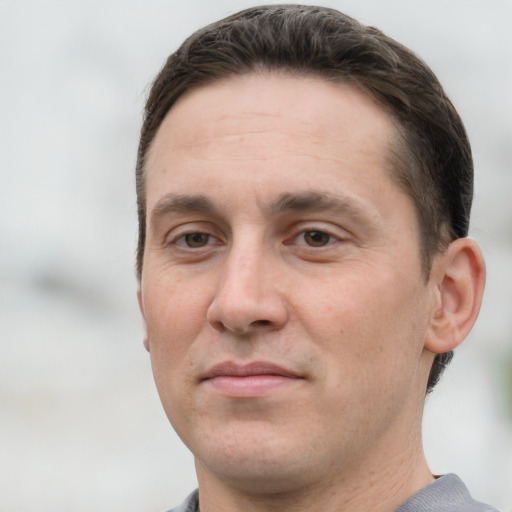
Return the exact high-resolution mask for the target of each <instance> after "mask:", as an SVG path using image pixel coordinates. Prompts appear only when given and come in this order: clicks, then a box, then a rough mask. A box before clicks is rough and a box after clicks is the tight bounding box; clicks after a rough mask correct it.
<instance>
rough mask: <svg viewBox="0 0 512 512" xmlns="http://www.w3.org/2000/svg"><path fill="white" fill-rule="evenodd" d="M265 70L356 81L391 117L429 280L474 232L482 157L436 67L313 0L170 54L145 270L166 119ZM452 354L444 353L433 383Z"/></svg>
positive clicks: (150, 103)
mask: <svg viewBox="0 0 512 512" xmlns="http://www.w3.org/2000/svg"><path fill="white" fill-rule="evenodd" d="M261 70H265V71H280V72H283V71H284V72H288V73H291V74H293V75H299V76H308V75H309V76H311V75H313V76H317V77H321V78H324V79H326V80H329V81H331V82H348V83H351V84H353V85H355V86H356V87H359V88H360V89H362V90H363V91H365V92H366V93H367V94H369V95H370V96H372V97H373V98H374V99H375V100H376V101H377V102H378V103H379V104H380V105H381V106H382V107H383V108H384V109H385V110H386V111H387V112H388V113H389V114H390V115H391V118H392V119H393V120H394V123H395V126H396V131H397V144H396V145H395V147H394V148H391V153H390V154H391V158H392V163H393V177H394V178H395V179H396V180H397V182H398V183H399V184H400V186H401V187H402V188H403V190H404V191H405V192H406V193H408V194H409V195H410V197H411V198H412V199H413V201H414V203H415V206H416V210H417V214H418V220H419V230H420V235H421V247H420V249H421V257H422V266H423V270H424V274H425V276H426V278H428V275H429V272H430V266H431V261H432V257H433V255H434V254H435V253H436V252H437V251H439V250H440V249H441V248H442V247H443V246H444V245H446V244H447V243H448V242H449V241H451V240H454V239H456V238H460V237H465V236H467V233H468V228H469V214H470V210H471V202H472V197H473V162H472V157H471V148H470V145H469V141H468V139H467V136H466V132H465V130H464V126H463V124H462V121H461V119H460V117H459V115H458V114H457V112H456V110H455V108H454V106H453V105H452V103H451V102H450V100H449V99H448V97H447V96H446V94H445V93H444V91H443V88H442V87H441V85H440V83H439V81H438V80H437V78H436V76H435V75H434V73H433V72H432V71H431V70H430V69H429V67H428V66H427V65H426V64H425V63H424V62H423V61H422V60H421V59H419V58H418V57H417V56H416V55H415V54H414V53H413V52H411V51H410V50H409V49H407V48H405V47H404V46H403V45H401V44H399V43H397V42H396V41H394V40H393V39H391V38H390V37H388V36H386V35H384V34H383V33H382V32H380V31H379V30H377V29H376V28H373V27H369V26H365V25H362V24H361V23H359V22H358V21H356V20H354V19H353V18H351V17H349V16H346V15H345V14H342V13H341V12H339V11H336V10H334V9H329V8H323V7H313V6H303V5H273V6H261V7H254V8H250V9H246V10H244V11H241V12H240V13H238V14H235V15H233V16H230V17H228V18H225V19H223V20H220V21H218V22H216V23H213V24H211V25H209V26H207V27H204V28H202V29H200V30H198V31H197V32H195V33H194V34H193V35H192V36H190V37H189V38H188V39H187V40H186V41H185V42H184V43H183V44H182V45H181V46H180V48H179V49H178V50H177V51H176V52H175V53H173V54H172V55H171V56H170V57H169V58H168V59H167V61H166V63H165V65H164V67H163V68H162V70H161V71H160V73H159V75H158V76H157V78H156V79H155V81H154V83H153V85H152V88H151V90H150V94H149V98H148V100H147V103H146V108H145V115H144V121H143V125H142V129H141V136H140V143H139V150H138V155H137V169H136V183H137V205H138V217H139V241H138V248H137V274H138V276H139V278H140V275H141V272H142V265H143V259H144V246H145V239H146V193H145V176H144V174H145V171H144V167H145V160H146V157H147V154H148V151H149V149H150V147H151V143H152V142H153V140H154V138H155V135H156V133H157V131H158V128H159V127H160V124H161V123H162V121H163V119H164V117H165V116H166V114H167V112H168V111H169V110H170V109H171V108H172V106H173V104H174V103H175V102H176V100H177V99H178V98H179V97H180V96H181V95H182V94H183V93H184V92H185V91H188V90H190V89H191V88H194V87H199V86H201V85H207V84H208V83H211V82H214V81H217V80H220V79H223V78H227V77H230V76H234V75H241V74H246V73H251V72H257V71H261ZM452 356H453V354H452V352H448V353H446V354H438V355H437V356H436V358H435V361H434V364H433V367H432V370H431V374H430V378H429V381H428V387H427V391H430V390H431V389H432V388H433V387H434V386H435V384H436V383H437V381H438V380H439V377H440V376H441V373H442V371H443V369H444V367H445V366H446V365H447V364H448V362H449V361H450V360H451V358H452Z"/></svg>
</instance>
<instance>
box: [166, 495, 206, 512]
mask: <svg viewBox="0 0 512 512" xmlns="http://www.w3.org/2000/svg"><path fill="white" fill-rule="evenodd" d="M198 501H199V494H198V491H197V489H196V490H195V491H194V492H193V493H191V494H189V495H188V496H187V497H186V499H185V501H184V502H183V503H182V504H181V505H178V506H177V507H174V508H172V509H171V510H169V511H168V512H197V510H198V506H197V505H198Z"/></svg>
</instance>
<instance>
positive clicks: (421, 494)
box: [395, 474, 498, 512]
mask: <svg viewBox="0 0 512 512" xmlns="http://www.w3.org/2000/svg"><path fill="white" fill-rule="evenodd" d="M395 512H498V511H497V510H496V509H495V508H493V507H491V506H490V505H486V504H485V503H480V502H478V501H475V500H474V499H473V498H472V497H471V494H470V493H469V491H468V489H467V488H466V486H465V485H464V483H463V482H462V480H461V479H460V478H459V477H458V476H457V475H454V474H448V475H444V476H441V477H439V478H437V479H436V480H435V481H434V482H432V483H431V484H430V485H427V486H426V487H424V488H423V489H421V490H420V491H418V492H417V493H416V494H415V495H414V496H411V498H409V499H408V500H407V501H406V502H405V503H404V504H403V505H401V506H400V507H398V508H397V509H396V511H395Z"/></svg>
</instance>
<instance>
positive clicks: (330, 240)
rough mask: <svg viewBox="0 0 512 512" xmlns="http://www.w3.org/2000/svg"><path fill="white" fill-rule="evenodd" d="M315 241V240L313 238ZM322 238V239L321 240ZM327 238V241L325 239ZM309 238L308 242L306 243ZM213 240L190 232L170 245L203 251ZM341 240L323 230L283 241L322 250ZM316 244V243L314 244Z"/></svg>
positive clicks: (300, 232) (210, 235) (212, 237)
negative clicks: (199, 238)
mask: <svg viewBox="0 0 512 512" xmlns="http://www.w3.org/2000/svg"><path fill="white" fill-rule="evenodd" d="M318 235H320V237H321V239H320V240H318ZM194 237H196V241H197V242H198V245H193V243H194V242H192V243H191V241H192V240H193V238H194ZM197 237H203V240H204V238H206V240H204V243H201V242H202V241H201V240H197ZM312 237H313V238H312ZM314 237H316V238H317V240H315V238H314ZM322 237H323V239H322ZM326 237H327V240H325V238H326ZM308 238H309V241H308ZM300 239H301V240H302V243H296V242H297V241H298V240H300ZM214 240H218V239H216V237H215V236H214V235H212V234H210V233H208V232H204V231H191V232H188V233H183V234H181V235H179V236H177V237H176V238H174V239H173V240H172V241H171V244H172V245H175V246H178V247H180V248H183V249H185V250H187V249H188V250H196V249H197V250H199V249H204V248H205V247H209V246H211V245H215V244H214ZM340 240H341V238H340V237H339V236H336V235H333V234H332V233H330V232H329V231H327V230H324V229H314V228H313V229H302V230H300V231H298V232H297V233H296V234H294V235H293V237H291V238H290V239H288V241H285V245H294V242H295V245H299V246H303V247H310V248H323V247H328V246H329V245H332V244H334V243H336V242H338V241H340ZM316 242H318V243H316Z"/></svg>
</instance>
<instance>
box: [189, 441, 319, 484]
mask: <svg viewBox="0 0 512 512" xmlns="http://www.w3.org/2000/svg"><path fill="white" fill-rule="evenodd" d="M292 437H293V436H288V437H283V436H278V435H277V434H274V435H271V436H270V437H267V438H265V436H262V435H261V432H260V435H253V436H252V438H246V439H244V440H241V439H238V441H239V442H237V439H236V436H235V439H233V436H231V439H229V437H228V436H226V437H224V438H223V439H224V443H218V441H217V443H216V444H215V446H210V447H207V446H204V445H203V449H199V450H195V455H196V457H195V460H196V468H197V473H198V478H199V481H201V474H210V475H215V476H216V477H217V478H218V479H219V480H221V481H223V482H229V484H230V485H231V486H233V487H234V488H237V489H239V490H240V491H242V490H243V491H244V492H247V493H254V494H279V493H287V492H291V491H297V490H298V489H304V488H305V487H307V486H309V485H312V484H314V480H315V479H318V478H322V476H321V475H322V474H323V473H324V472H325V470H326V464H325V459H324V460H323V461H322V460H321V456H318V455H319V451H320V450H318V449H315V447H314V446H313V445H312V444H310V443H308V440H304V439H303V440H302V441H300V440H299V439H293V438H292ZM313 444H314V443H313ZM308 445H309V446H308ZM196 448H198V447H197V446H196ZM317 461H318V462H317Z"/></svg>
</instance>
